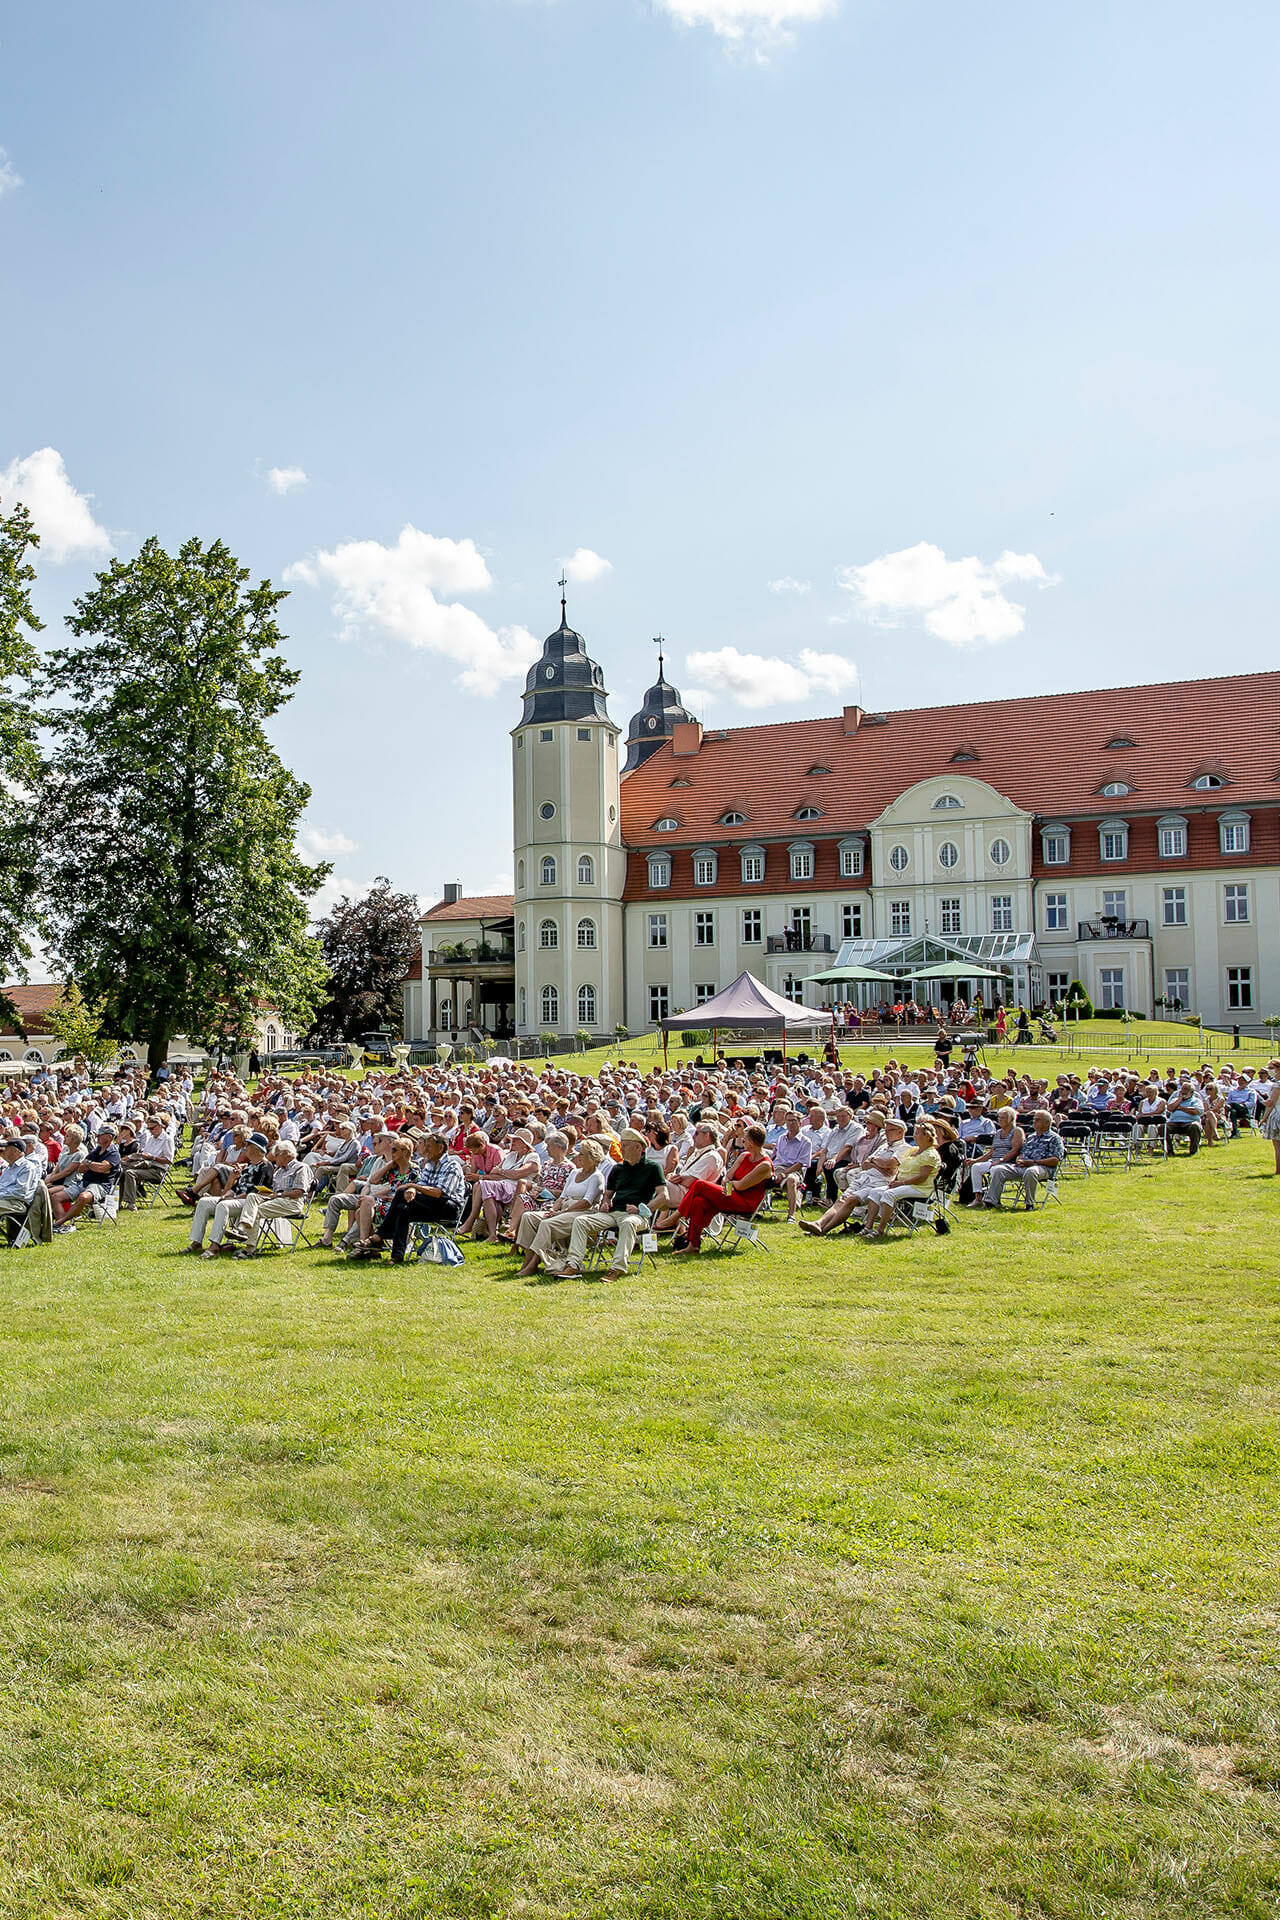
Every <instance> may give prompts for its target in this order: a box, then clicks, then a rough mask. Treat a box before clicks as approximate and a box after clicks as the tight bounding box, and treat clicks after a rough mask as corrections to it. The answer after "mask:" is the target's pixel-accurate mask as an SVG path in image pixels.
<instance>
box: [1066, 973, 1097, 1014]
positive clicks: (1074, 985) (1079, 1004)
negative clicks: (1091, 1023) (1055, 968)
mask: <svg viewBox="0 0 1280 1920" xmlns="http://www.w3.org/2000/svg"><path fill="white" fill-rule="evenodd" d="M1066 1005H1067V1008H1068V1010H1069V1011H1070V1012H1072V1013H1074V1014H1075V1016H1076V1019H1077V1020H1092V1018H1093V1002H1092V1000H1091V999H1090V998H1089V996H1088V994H1087V993H1086V992H1085V990H1084V987H1083V985H1082V983H1081V982H1080V981H1079V980H1073V981H1072V982H1071V985H1070V986H1069V987H1068V988H1067V999H1066Z"/></svg>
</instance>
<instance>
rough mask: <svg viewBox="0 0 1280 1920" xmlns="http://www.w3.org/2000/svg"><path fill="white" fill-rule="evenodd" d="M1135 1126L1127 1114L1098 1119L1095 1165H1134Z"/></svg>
mask: <svg viewBox="0 0 1280 1920" xmlns="http://www.w3.org/2000/svg"><path fill="white" fill-rule="evenodd" d="M1134 1132H1135V1129H1134V1124H1133V1121H1132V1120H1131V1119H1130V1118H1129V1116H1128V1114H1125V1113H1104V1114H1100V1115H1099V1117H1098V1130H1097V1132H1096V1134H1095V1135H1094V1140H1093V1151H1094V1155H1095V1164H1096V1165H1097V1166H1098V1167H1099V1168H1102V1167H1115V1166H1123V1167H1124V1168H1126V1169H1128V1168H1129V1167H1131V1166H1132V1165H1133V1150H1134Z"/></svg>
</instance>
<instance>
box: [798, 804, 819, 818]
mask: <svg viewBox="0 0 1280 1920" xmlns="http://www.w3.org/2000/svg"><path fill="white" fill-rule="evenodd" d="M795 818H796V819H797V820H820V819H821V818H822V808H821V807H797V808H796V811H795Z"/></svg>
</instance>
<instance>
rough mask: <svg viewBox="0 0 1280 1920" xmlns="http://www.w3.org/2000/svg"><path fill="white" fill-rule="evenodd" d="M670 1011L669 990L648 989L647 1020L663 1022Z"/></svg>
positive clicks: (665, 988) (667, 988) (661, 988)
mask: <svg viewBox="0 0 1280 1920" xmlns="http://www.w3.org/2000/svg"><path fill="white" fill-rule="evenodd" d="M670 1011H671V990H670V988H669V987H650V989H649V1018H650V1019H651V1020H665V1019H666V1017H667V1015H668V1014H669V1013H670Z"/></svg>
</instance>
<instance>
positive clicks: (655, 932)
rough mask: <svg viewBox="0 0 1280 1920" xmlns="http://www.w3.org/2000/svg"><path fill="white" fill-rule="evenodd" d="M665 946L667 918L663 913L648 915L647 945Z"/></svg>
mask: <svg viewBox="0 0 1280 1920" xmlns="http://www.w3.org/2000/svg"><path fill="white" fill-rule="evenodd" d="M666 944H667V916H666V914H665V913H651V914H650V915H649V945H650V946H651V947H665V946H666Z"/></svg>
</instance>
